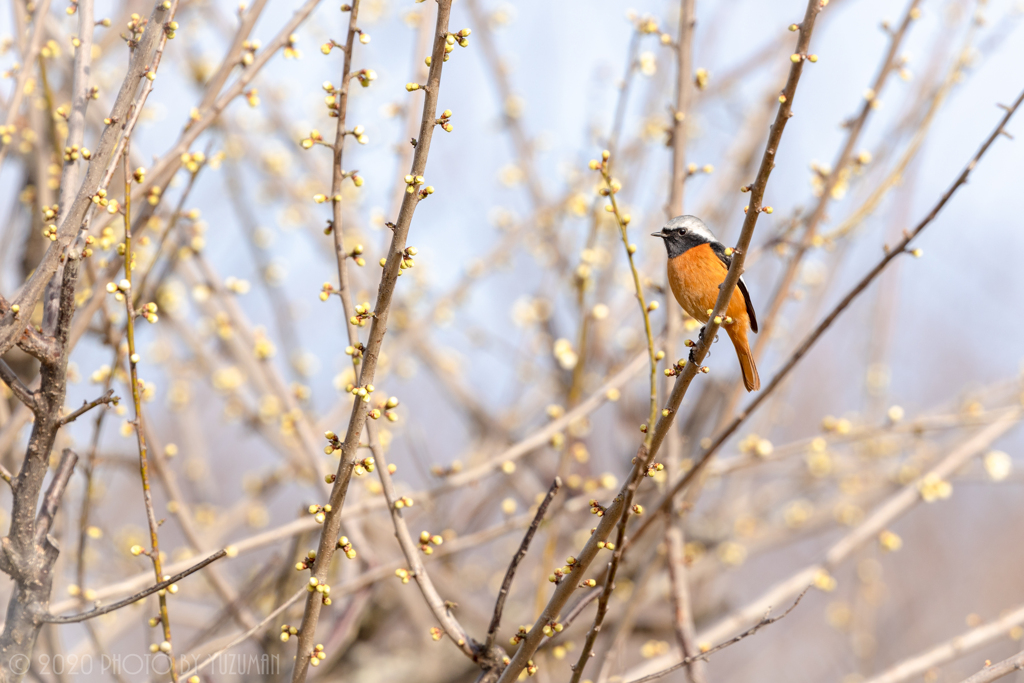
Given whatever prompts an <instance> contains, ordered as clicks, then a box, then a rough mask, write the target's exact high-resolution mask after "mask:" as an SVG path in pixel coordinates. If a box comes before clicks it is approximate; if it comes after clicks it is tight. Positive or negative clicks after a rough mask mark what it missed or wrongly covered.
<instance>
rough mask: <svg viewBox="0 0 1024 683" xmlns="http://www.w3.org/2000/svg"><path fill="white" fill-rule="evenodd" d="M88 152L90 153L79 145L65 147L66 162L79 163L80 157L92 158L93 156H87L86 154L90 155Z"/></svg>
mask: <svg viewBox="0 0 1024 683" xmlns="http://www.w3.org/2000/svg"><path fill="white" fill-rule="evenodd" d="M88 152H89V150H87V149H85V150H83V149H82V148H80V147H79V146H78V145H71V146H70V147H65V148H64V161H78V157H79V156H83V157H85V158H86V159H88V158H89V157H91V156H92V154H89V156H85V153H88Z"/></svg>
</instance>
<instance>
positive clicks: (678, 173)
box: [665, 0, 706, 683]
mask: <svg viewBox="0 0 1024 683" xmlns="http://www.w3.org/2000/svg"><path fill="white" fill-rule="evenodd" d="M695 5H696V0H681V2H680V3H679V37H678V39H677V41H676V44H675V50H676V106H675V111H674V112H673V123H674V126H673V129H672V181H671V185H670V187H669V201H668V211H667V214H668V216H667V217H668V219H669V220H671V219H672V218H674V217H676V216H681V215H683V198H684V192H685V189H686V185H685V183H686V176H687V173H686V142H687V135H686V132H687V131H686V128H687V125H688V121H687V120H686V117H687V116H688V114H689V112H690V100H691V97H692V92H693V75H692V74H693V33H694V26H695V24H696V22H697V18H696V16H695V12H696V8H695ZM666 308H667V309H668V311H667V313H666V317H667V323H668V335H667V336H668V340H667V347H668V349H669V352H670V353H673V354H674V353H675V350H676V337H677V335H678V332H679V325H680V322H681V318H682V315H681V312H680V310H679V308H678V307H677V306H673V305H672V304H671V303H669V305H668V306H666ZM669 382H671V379H670V378H666V381H665V384H666V392H667V385H668V383H669ZM666 448H667V449H668V457H667V460H668V475H669V480H670V481H671V480H672V479H674V478H677V477H679V476H680V474H681V473H680V472H679V471H678V470H679V466H680V460H681V451H682V443H681V435H680V433H679V429H678V428H675V429H670V430H669V433H668V437H667V439H666ZM675 521H676V520H675V519H674V517H673V516H672V515H670V516H669V520H668V523H667V525H666V528H665V541H666V542H667V544H668V574H669V585H670V588H671V597H672V616H673V618H672V624H673V626H674V630H675V634H676V641H677V642H678V643H679V648H680V650H682V652H683V656H684V657H686V658H691V657H696V655H697V654H699V653H698V649H697V644H696V642H695V641H694V631H695V629H694V625H693V609H692V605H691V597H690V587H689V583H688V580H687V571H686V562H685V560H684V557H683V530H682V529H681V528H679V527H677V526H676V524H675ZM679 523H680V524H681V523H682V522H681V520H680V522H679ZM705 668H706V665H705V663H704V661H703V660H697V659H694V660H693V661H691V662H690V663H689V664H687V668H686V672H687V675H688V676H689V679H690V681H691V683H704V681H705V679H706V677H705Z"/></svg>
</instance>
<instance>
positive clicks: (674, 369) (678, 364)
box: [665, 339, 693, 377]
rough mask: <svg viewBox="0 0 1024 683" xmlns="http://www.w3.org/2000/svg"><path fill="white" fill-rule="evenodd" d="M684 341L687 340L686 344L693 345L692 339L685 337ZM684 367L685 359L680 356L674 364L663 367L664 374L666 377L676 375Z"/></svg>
mask: <svg viewBox="0 0 1024 683" xmlns="http://www.w3.org/2000/svg"><path fill="white" fill-rule="evenodd" d="M686 341H687V342H689V343H688V344H687V346H693V341H692V340H690V339H687V340H686ZM685 367H686V359H685V358H680V359H679V360H677V361H676V364H675V365H673V366H672V367H670V368H665V376H666V377H675V376H676V375H678V374H680V373H682V371H683V368H685Z"/></svg>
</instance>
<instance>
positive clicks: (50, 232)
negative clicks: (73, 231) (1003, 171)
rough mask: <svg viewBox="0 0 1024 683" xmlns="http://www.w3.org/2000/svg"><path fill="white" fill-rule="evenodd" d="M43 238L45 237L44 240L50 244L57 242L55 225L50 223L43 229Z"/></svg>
mask: <svg viewBox="0 0 1024 683" xmlns="http://www.w3.org/2000/svg"><path fill="white" fill-rule="evenodd" d="M43 237H45V238H46V239H48V240H50V241H51V242H56V241H57V225H56V224H55V223H50V224H49V225H47V226H46V227H45V228H43Z"/></svg>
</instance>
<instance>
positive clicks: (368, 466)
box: [352, 455, 377, 477]
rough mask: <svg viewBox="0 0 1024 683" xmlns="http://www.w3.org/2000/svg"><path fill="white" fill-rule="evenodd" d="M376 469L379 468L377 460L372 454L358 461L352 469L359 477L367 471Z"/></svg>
mask: <svg viewBox="0 0 1024 683" xmlns="http://www.w3.org/2000/svg"><path fill="white" fill-rule="evenodd" d="M375 469H377V461H376V460H374V459H373V456H372V455H370V456H367V457H365V458H363V459H362V460H360V461H358V462H357V463H356V464H355V466H354V467H353V468H352V471H353V473H354V474H355V475H356V476H357V477H361V476H363V475H364V474H366V473H367V472H373V471H374V470H375Z"/></svg>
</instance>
